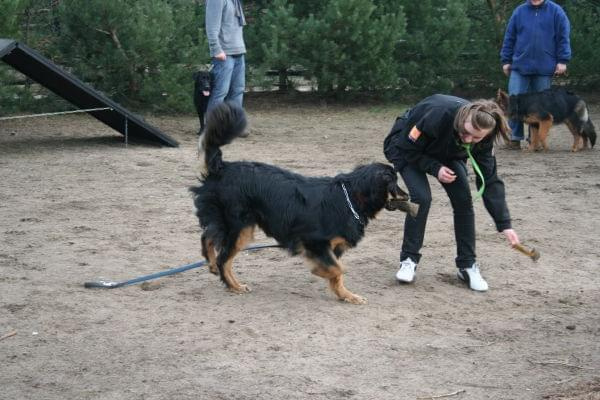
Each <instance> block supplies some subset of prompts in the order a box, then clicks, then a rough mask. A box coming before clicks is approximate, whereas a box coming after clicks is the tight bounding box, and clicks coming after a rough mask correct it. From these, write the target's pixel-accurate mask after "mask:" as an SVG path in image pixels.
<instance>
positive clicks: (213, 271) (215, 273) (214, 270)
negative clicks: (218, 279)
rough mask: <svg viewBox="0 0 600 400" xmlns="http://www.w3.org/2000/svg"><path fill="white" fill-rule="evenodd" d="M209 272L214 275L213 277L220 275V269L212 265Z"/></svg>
mask: <svg viewBox="0 0 600 400" xmlns="http://www.w3.org/2000/svg"><path fill="white" fill-rule="evenodd" d="M208 272H210V273H211V274H213V275H219V268H217V266H216V265H212V264H210V265H209V266H208Z"/></svg>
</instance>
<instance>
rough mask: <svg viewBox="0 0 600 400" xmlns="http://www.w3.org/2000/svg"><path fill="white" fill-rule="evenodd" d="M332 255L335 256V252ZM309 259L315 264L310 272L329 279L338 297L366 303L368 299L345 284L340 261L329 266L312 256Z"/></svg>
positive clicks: (356, 302)
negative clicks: (347, 287)
mask: <svg viewBox="0 0 600 400" xmlns="http://www.w3.org/2000/svg"><path fill="white" fill-rule="evenodd" d="M331 256H332V257H334V255H333V254H332V255H331ZM334 259H335V257H334ZM308 260H309V261H310V262H311V263H312V264H313V268H312V269H311V271H310V272H312V273H313V274H314V275H317V276H320V277H321V278H325V279H327V280H329V287H330V288H331V290H332V291H333V293H335V294H336V296H337V297H338V299H340V300H343V301H346V302H348V303H352V304H366V302H367V299H365V298H364V297H361V296H359V295H356V294H354V293H352V292H351V291H349V290H348V289H346V287H345V286H344V277H343V273H344V267H343V266H342V265H341V264H340V263H339V261H338V262H337V263H336V264H335V265H329V266H327V265H324V264H322V263H320V262H319V261H318V260H315V259H312V258H309V259H308Z"/></svg>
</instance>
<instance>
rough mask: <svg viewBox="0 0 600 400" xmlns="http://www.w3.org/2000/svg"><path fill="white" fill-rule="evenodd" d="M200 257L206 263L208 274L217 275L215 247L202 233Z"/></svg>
mask: <svg viewBox="0 0 600 400" xmlns="http://www.w3.org/2000/svg"><path fill="white" fill-rule="evenodd" d="M202 256H203V257H204V258H205V259H206V260H207V261H208V270H209V271H210V273H211V274H215V275H219V269H218V268H217V253H216V250H215V245H214V243H213V241H212V239H209V238H207V237H206V234H204V233H203V234H202Z"/></svg>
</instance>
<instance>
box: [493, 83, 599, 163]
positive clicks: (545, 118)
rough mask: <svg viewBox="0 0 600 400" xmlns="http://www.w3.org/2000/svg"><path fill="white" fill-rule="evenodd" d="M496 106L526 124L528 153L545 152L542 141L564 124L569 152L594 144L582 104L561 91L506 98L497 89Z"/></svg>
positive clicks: (592, 130)
mask: <svg viewBox="0 0 600 400" xmlns="http://www.w3.org/2000/svg"><path fill="white" fill-rule="evenodd" d="M496 103H498V105H499V106H500V108H502V110H503V111H504V113H505V115H506V116H507V117H508V118H511V119H518V120H519V121H521V122H525V123H527V124H529V126H530V130H531V138H530V143H529V150H539V148H540V146H541V147H542V148H543V149H544V150H548V144H547V142H546V139H547V137H548V131H549V130H550V128H551V127H552V125H554V124H561V123H565V124H566V125H567V127H568V128H569V130H570V131H571V134H572V135H573V146H572V147H571V151H574V152H575V151H578V150H579V149H581V148H582V147H583V148H587V147H588V142H589V144H591V147H594V145H595V144H596V130H595V129H594V125H593V124H592V121H591V119H590V116H589V111H588V108H587V105H586V104H585V101H583V100H582V99H581V97H579V96H577V95H576V94H574V93H572V92H569V91H567V90H566V89H564V88H552V89H547V90H544V91H542V92H535V93H523V94H518V95H512V96H509V95H508V94H506V93H505V92H504V91H502V90H500V89H498V93H497V95H496Z"/></svg>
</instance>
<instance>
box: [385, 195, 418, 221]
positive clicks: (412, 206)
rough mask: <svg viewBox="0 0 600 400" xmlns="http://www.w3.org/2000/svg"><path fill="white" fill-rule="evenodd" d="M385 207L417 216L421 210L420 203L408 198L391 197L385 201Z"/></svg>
mask: <svg viewBox="0 0 600 400" xmlns="http://www.w3.org/2000/svg"><path fill="white" fill-rule="evenodd" d="M385 209H386V210H388V211H395V210H400V211H404V212H405V213H407V214H408V215H410V216H411V217H413V218H415V217H416V216H417V213H418V212H419V205H418V204H416V203H411V202H410V201H408V200H403V199H390V200H388V201H387V203H385Z"/></svg>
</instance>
